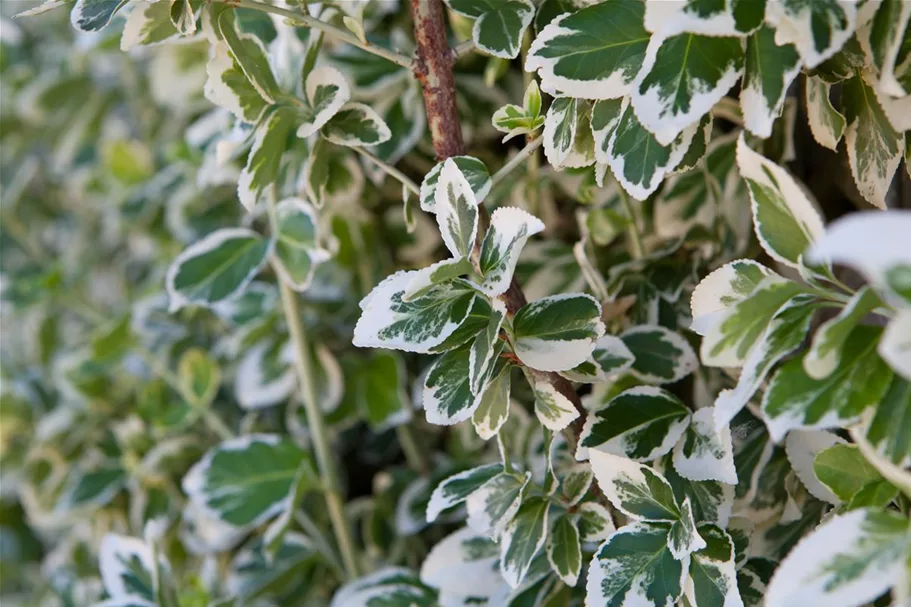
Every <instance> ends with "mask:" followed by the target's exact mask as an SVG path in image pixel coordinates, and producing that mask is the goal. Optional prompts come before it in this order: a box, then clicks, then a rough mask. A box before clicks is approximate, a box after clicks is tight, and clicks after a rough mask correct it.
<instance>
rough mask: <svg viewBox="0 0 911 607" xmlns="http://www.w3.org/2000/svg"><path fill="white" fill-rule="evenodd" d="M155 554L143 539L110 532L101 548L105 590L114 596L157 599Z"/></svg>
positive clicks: (119, 597) (101, 565)
mask: <svg viewBox="0 0 911 607" xmlns="http://www.w3.org/2000/svg"><path fill="white" fill-rule="evenodd" d="M154 563H155V557H154V556H153V553H152V549H151V548H150V547H149V545H148V544H146V543H145V542H143V541H142V540H139V539H136V538H133V537H127V536H125V535H117V534H116V533H108V534H106V535H105V536H104V538H103V539H102V540H101V547H100V548H99V550H98V567H99V569H100V570H101V579H102V581H103V582H104V589H105V591H106V592H107V593H108V595H110V596H111V597H112V598H114V599H120V600H126V599H129V600H137V601H149V602H150V604H151V602H152V601H154V600H155V564H154Z"/></svg>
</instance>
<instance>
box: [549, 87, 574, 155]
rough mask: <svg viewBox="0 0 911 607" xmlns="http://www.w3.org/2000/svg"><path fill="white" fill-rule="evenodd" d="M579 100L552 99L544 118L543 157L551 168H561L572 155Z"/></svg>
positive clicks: (567, 98)
mask: <svg viewBox="0 0 911 607" xmlns="http://www.w3.org/2000/svg"><path fill="white" fill-rule="evenodd" d="M578 105H579V100H577V99H573V98H572V97H560V98H558V99H554V101H553V103H551V104H550V107H549V108H548V109H547V115H546V116H545V118H544V135H543V137H544V155H545V156H546V157H547V161H548V162H550V164H552V165H553V166H556V167H559V166H562V165H563V163H564V161H565V160H566V159H567V157H568V156H569V155H570V154H571V153H572V150H573V145H574V144H575V142H576V131H577V128H578V127H577V125H578V120H579V112H578V108H577V106H578Z"/></svg>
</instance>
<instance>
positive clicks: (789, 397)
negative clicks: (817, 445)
mask: <svg viewBox="0 0 911 607" xmlns="http://www.w3.org/2000/svg"><path fill="white" fill-rule="evenodd" d="M880 334H881V329H879V328H877V327H865V326H860V327H856V328H855V329H854V330H853V331H852V332H851V334H850V335H849V336H848V339H847V340H845V348H844V352H845V354H844V355H843V356H842V360H841V362H840V364H839V365H838V368H837V369H835V371H833V372H832V374H831V375H829V376H828V377H827V378H826V379H824V380H817V379H813V378H812V377H810V376H809V375H807V374H806V372H805V371H804V369H803V363H802V361H801V360H800V359H795V360H791V361H789V362H787V363H785V364H784V365H783V366H782V367H781V369H780V370H779V371H778V372H777V373H776V374H775V375H774V376H773V377H772V380H771V382H770V383H769V387H768V389H767V390H766V393H765V397H764V398H763V401H762V413H763V416H764V417H765V420H766V425H767V426H768V428H769V434H771V436H772V440H775V441H777V440H780V439H781V438H782V437H783V436H784V435H785V433H787V431H788V430H791V429H793V428H829V427H836V426H845V425H847V424H850V423H852V422H853V421H855V420H856V419H857V418H858V417H860V415H861V414H862V413H863V412H864V410H865V409H866V408H867V407H869V406H872V405H875V404H877V403H879V402H880V400H882V398H883V397H884V396H885V394H886V391H887V390H888V389H889V383H890V382H891V381H892V371H891V370H890V369H889V367H888V366H887V365H886V364H885V363H884V362H883V361H882V359H881V358H879V356H877V355H876V345H877V342H878V340H879V336H880Z"/></svg>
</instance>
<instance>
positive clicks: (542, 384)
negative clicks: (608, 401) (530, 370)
mask: <svg viewBox="0 0 911 607" xmlns="http://www.w3.org/2000/svg"><path fill="white" fill-rule="evenodd" d="M532 388H533V389H534V393H535V416H536V417H537V418H538V421H539V422H541V425H542V426H544V427H545V428H547V429H548V430H550V431H551V432H560V431H561V430H563V429H564V428H566V426H568V425H569V424H571V423H572V422H573V421H574V420H575V419H576V418H577V417H579V411H578V410H577V409H576V407H575V406H573V403H572V401H570V400H569V398H567V397H566V396H565V395H564V394H562V393H561V392H560V391H558V390H557V389H556V388H555V387H554V385H553V384H552V383H551V382H550V381H548V380H547V379H546V378H544V379H536V380H535V381H534V384H533V386H532Z"/></svg>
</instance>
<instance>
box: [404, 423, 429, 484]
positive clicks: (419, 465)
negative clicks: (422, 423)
mask: <svg viewBox="0 0 911 607" xmlns="http://www.w3.org/2000/svg"><path fill="white" fill-rule="evenodd" d="M395 434H396V436H397V437H398V439H399V444H400V445H401V446H402V451H404V452H405V460H407V461H408V467H409V468H411V469H412V470H414V471H415V472H417V473H419V474H422V475H423V474H427V473H428V472H430V467H429V466H428V464H427V460H426V459H425V458H424V454H423V452H422V451H421V448H420V447H419V446H418V441H417V438H416V437H415V436H414V428H412V427H411V422H408V423H405V424H401V425H400V426H396V428H395Z"/></svg>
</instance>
